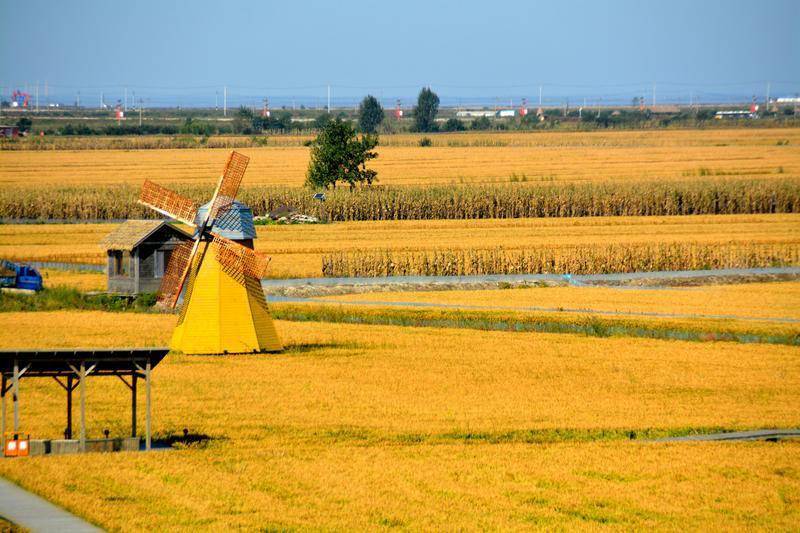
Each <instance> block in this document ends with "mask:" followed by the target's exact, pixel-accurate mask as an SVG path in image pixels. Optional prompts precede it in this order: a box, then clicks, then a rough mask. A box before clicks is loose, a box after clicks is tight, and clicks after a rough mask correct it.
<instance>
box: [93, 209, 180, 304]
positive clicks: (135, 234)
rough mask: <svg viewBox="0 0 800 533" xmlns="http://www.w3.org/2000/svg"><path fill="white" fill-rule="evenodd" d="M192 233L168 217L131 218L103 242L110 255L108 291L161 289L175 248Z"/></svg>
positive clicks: (140, 291)
mask: <svg viewBox="0 0 800 533" xmlns="http://www.w3.org/2000/svg"><path fill="white" fill-rule="evenodd" d="M191 239H192V236H191V235H190V234H189V233H187V232H185V231H183V230H181V229H179V228H177V227H176V226H173V225H172V224H169V223H167V222H166V221H164V220H128V221H126V222H124V223H122V224H120V226H119V227H118V228H117V229H115V230H114V231H112V232H111V233H110V234H109V235H108V236H107V237H106V238H105V239H103V241H102V242H101V245H102V246H103V247H104V248H105V249H106V253H107V255H108V267H107V272H108V292H113V293H118V294H131V295H133V294H141V293H147V292H156V291H158V288H159V286H160V285H161V280H162V278H163V277H164V271H165V270H166V268H167V264H168V263H169V258H170V255H171V254H172V250H174V249H175V247H176V246H178V245H179V244H180V243H182V242H186V241H189V240H191Z"/></svg>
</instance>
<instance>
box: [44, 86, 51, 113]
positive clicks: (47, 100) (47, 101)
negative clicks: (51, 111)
mask: <svg viewBox="0 0 800 533" xmlns="http://www.w3.org/2000/svg"><path fill="white" fill-rule="evenodd" d="M44 106H45V107H50V93H49V92H48V91H47V80H44Z"/></svg>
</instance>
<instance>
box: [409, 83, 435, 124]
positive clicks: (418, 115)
mask: <svg viewBox="0 0 800 533" xmlns="http://www.w3.org/2000/svg"><path fill="white" fill-rule="evenodd" d="M438 112H439V96H437V94H436V93H435V92H433V91H432V90H431V88H430V87H424V88H423V89H422V90H421V91H420V92H419V96H418V97H417V105H416V106H415V107H414V112H413V113H414V129H416V130H417V131H422V132H431V131H436V122H435V120H436V113H438Z"/></svg>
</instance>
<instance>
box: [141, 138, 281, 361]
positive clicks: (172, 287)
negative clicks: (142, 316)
mask: <svg viewBox="0 0 800 533" xmlns="http://www.w3.org/2000/svg"><path fill="white" fill-rule="evenodd" d="M247 162H248V158H247V157H245V156H243V155H241V154H239V153H236V152H231V155H230V157H229V158H228V162H227V164H226V165H225V171H224V172H223V175H222V177H221V178H220V181H219V183H218V184H217V189H216V191H215V192H214V197H213V198H212V199H211V201H210V202H208V203H207V204H205V205H203V206H202V207H200V208H199V209H197V208H196V207H195V204H194V203H192V202H191V201H190V200H188V199H186V198H183V197H181V196H179V195H177V194H176V193H174V192H172V191H169V190H167V189H164V188H163V187H161V186H159V185H156V184H155V183H152V182H150V181H146V182H145V185H144V187H143V189H142V194H141V196H140V198H139V202H140V203H142V204H144V205H147V206H148V207H151V208H152V209H155V210H156V211H158V212H159V213H161V214H164V215H167V216H169V217H171V218H173V219H175V220H178V221H180V222H183V223H185V224H190V225H191V226H193V227H194V228H195V231H194V240H193V241H190V242H186V243H183V244H182V245H180V246H178V247H176V248H175V249H174V250H173V251H172V254H171V256H170V259H169V263H168V264H167V268H166V270H165V273H164V279H163V281H162V283H161V289H160V290H159V295H158V299H159V302H161V303H163V304H166V305H169V306H171V307H173V308H174V307H175V306H176V305H177V304H178V301H179V299H180V297H181V295H183V306H182V308H181V312H180V317H179V319H178V325H177V327H176V328H175V331H174V333H173V335H172V341H171V343H170V348H171V349H172V350H174V351H179V352H183V353H187V354H234V353H252V352H275V351H280V350H282V349H283V346H282V345H281V341H280V339H279V338H278V334H277V332H276V331H275V325H274V324H273V322H272V317H271V316H270V313H269V308H268V307H267V301H266V298H265V297H264V291H263V289H262V288H261V281H260V280H261V278H262V277H264V275H265V273H266V269H267V265H268V264H269V259H268V258H267V257H265V256H264V255H262V254H259V253H257V252H255V251H253V249H252V248H253V239H255V237H256V232H255V227H254V226H253V214H252V211H251V210H250V208H248V207H247V206H245V205H244V204H242V203H240V202H237V201H236V200H235V196H236V192H237V191H238V188H239V184H240V182H241V179H242V176H243V175H244V171H245V169H246V168H247Z"/></svg>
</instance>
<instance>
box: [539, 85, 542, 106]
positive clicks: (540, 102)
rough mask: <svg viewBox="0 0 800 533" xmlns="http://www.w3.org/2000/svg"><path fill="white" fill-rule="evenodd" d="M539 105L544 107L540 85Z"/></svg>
mask: <svg viewBox="0 0 800 533" xmlns="http://www.w3.org/2000/svg"><path fill="white" fill-rule="evenodd" d="M539 107H540V108H541V107H542V86H541V85H539Z"/></svg>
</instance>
